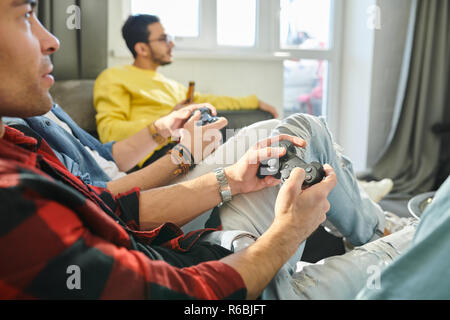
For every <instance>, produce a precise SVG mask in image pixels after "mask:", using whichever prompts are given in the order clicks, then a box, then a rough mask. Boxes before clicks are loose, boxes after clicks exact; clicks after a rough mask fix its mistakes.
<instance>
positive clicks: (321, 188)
mask: <svg viewBox="0 0 450 320" xmlns="http://www.w3.org/2000/svg"><path fill="white" fill-rule="evenodd" d="M323 168H324V170H325V175H326V177H325V179H324V180H322V181H321V182H319V183H317V184H315V185H313V186H311V187H309V188H308V189H305V190H302V184H303V181H304V180H305V171H304V170H303V169H301V168H295V169H294V170H293V171H292V172H291V175H290V177H289V179H287V180H286V182H285V183H284V184H283V186H282V187H281V189H280V192H279V193H278V197H277V201H276V203H275V220H274V224H278V225H282V228H283V229H285V231H286V232H288V230H290V231H292V232H293V235H296V236H298V239H299V241H300V239H305V238H306V237H308V236H309V235H310V234H311V233H312V232H313V231H314V230H316V229H317V228H318V227H319V225H320V224H321V223H322V222H324V221H325V220H326V213H327V212H328V211H329V210H330V203H329V202H328V200H327V197H328V194H329V193H330V192H331V190H332V189H333V188H334V187H335V186H336V183H337V178H336V174H335V172H334V170H333V169H332V168H331V167H330V166H329V165H328V164H325V165H324V166H323ZM297 245H298V244H297ZM294 248H296V245H294Z"/></svg>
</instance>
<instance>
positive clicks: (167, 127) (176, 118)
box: [154, 103, 217, 139]
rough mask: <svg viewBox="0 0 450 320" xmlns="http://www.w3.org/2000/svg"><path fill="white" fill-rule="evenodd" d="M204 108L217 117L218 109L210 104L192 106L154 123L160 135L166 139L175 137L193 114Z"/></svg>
mask: <svg viewBox="0 0 450 320" xmlns="http://www.w3.org/2000/svg"><path fill="white" fill-rule="evenodd" d="M204 107H206V108H208V109H210V110H211V114H212V115H213V116H215V115H217V111H216V108H214V106H212V105H211V104H209V103H202V104H191V105H189V106H185V107H183V108H181V109H179V110H177V111H172V112H171V113H169V114H168V115H167V116H165V117H162V118H159V119H158V120H156V121H155V123H154V124H155V127H156V130H158V132H159V134H160V135H162V136H163V137H164V138H166V139H167V138H169V137H171V136H174V135H175V133H176V131H177V130H178V129H180V128H182V127H183V125H184V124H185V123H186V120H188V119H189V117H190V116H191V114H192V112H194V111H195V110H197V109H200V108H204Z"/></svg>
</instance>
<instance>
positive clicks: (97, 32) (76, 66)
mask: <svg viewBox="0 0 450 320" xmlns="http://www.w3.org/2000/svg"><path fill="white" fill-rule="evenodd" d="M74 5H75V6H77V7H78V8H80V18H81V19H80V21H81V24H80V25H79V27H80V28H73V27H70V26H72V25H73V22H74V19H73V15H74V11H71V10H68V9H70V8H73V7H71V6H74ZM68 11H69V12H68ZM38 17H39V19H40V21H41V22H42V23H43V25H44V26H45V27H46V28H47V29H48V30H49V31H50V32H52V33H53V34H54V35H55V36H56V37H57V38H58V39H59V41H60V42H61V48H60V50H59V51H58V52H57V53H55V54H54V55H53V56H52V60H53V64H54V66H55V69H54V75H55V78H56V80H72V79H95V78H96V77H97V75H98V74H99V73H100V72H101V71H103V70H104V69H105V68H106V67H107V50H108V49H107V32H108V23H107V22H108V0H95V1H93V0H40V1H39V4H38ZM68 25H69V27H68Z"/></svg>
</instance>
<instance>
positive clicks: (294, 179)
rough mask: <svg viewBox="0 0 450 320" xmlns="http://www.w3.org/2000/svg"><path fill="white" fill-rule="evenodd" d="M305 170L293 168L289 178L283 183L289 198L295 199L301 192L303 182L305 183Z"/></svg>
mask: <svg viewBox="0 0 450 320" xmlns="http://www.w3.org/2000/svg"><path fill="white" fill-rule="evenodd" d="M305 175H306V173H305V170H303V169H302V168H294V170H292V171H291V174H290V176H289V178H288V179H287V180H286V181H285V182H284V185H283V186H286V188H287V189H288V192H289V193H290V195H291V196H293V197H296V196H298V195H299V194H300V192H301V191H302V185H303V181H305Z"/></svg>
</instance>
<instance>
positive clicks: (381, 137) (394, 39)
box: [367, 0, 411, 167]
mask: <svg viewBox="0 0 450 320" xmlns="http://www.w3.org/2000/svg"><path fill="white" fill-rule="evenodd" d="M377 2H378V5H379V6H380V8H382V25H381V28H382V29H381V30H379V31H378V30H377V31H376V32H375V43H374V55H373V64H372V66H373V77H372V78H373V81H372V90H371V103H370V105H371V108H370V117H369V119H370V122H369V137H368V138H369V140H368V146H369V148H368V152H367V167H370V166H372V165H374V164H375V161H376V160H377V158H378V156H379V155H380V153H381V151H382V150H383V148H384V146H385V144H386V141H387V138H388V135H389V132H390V129H391V125H392V117H393V113H394V106H395V102H396V98H397V89H398V82H399V79H400V71H401V68H402V61H403V53H404V50H405V40H406V37H407V31H408V22H409V17H410V10H411V0H396V1H392V0H378V1H377Z"/></svg>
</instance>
